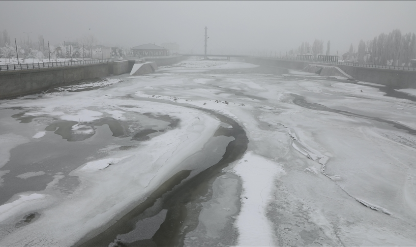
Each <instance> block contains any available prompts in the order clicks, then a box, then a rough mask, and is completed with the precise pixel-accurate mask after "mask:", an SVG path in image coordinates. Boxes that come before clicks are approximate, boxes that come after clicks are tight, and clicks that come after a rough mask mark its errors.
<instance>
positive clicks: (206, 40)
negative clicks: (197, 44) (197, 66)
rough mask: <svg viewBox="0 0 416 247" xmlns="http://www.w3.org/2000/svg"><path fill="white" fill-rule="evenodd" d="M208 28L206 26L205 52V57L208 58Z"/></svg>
mask: <svg viewBox="0 0 416 247" xmlns="http://www.w3.org/2000/svg"><path fill="white" fill-rule="evenodd" d="M207 30H208V28H207V27H205V54H204V59H208V57H207V42H208V38H209V37H208V34H207Z"/></svg>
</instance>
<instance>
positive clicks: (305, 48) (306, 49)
mask: <svg viewBox="0 0 416 247" xmlns="http://www.w3.org/2000/svg"><path fill="white" fill-rule="evenodd" d="M291 53H293V51H292V52H291ZM297 53H299V54H312V55H314V56H315V57H316V55H318V54H324V41H323V40H319V39H315V41H314V42H313V43H312V45H310V44H309V43H308V42H302V44H301V45H300V46H299V48H298V52H297ZM330 53H331V42H330V41H329V40H328V42H327V44H326V52H325V54H326V55H329V54H330Z"/></svg>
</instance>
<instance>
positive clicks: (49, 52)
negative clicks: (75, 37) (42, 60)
mask: <svg viewBox="0 0 416 247" xmlns="http://www.w3.org/2000/svg"><path fill="white" fill-rule="evenodd" d="M48 54H49V62H50V61H51V49H50V48H49V41H48Z"/></svg>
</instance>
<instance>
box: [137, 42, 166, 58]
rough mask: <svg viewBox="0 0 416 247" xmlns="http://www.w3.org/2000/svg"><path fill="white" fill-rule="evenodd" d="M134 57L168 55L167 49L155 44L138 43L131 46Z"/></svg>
mask: <svg viewBox="0 0 416 247" xmlns="http://www.w3.org/2000/svg"><path fill="white" fill-rule="evenodd" d="M131 51H132V53H133V56H134V57H162V56H168V54H169V53H168V50H167V49H166V48H164V47H161V46H158V45H155V44H145V45H139V46H135V47H133V48H131Z"/></svg>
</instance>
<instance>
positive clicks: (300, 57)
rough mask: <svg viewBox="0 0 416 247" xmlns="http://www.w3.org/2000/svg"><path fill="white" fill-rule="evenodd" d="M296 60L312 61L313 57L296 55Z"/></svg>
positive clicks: (310, 55)
mask: <svg viewBox="0 0 416 247" xmlns="http://www.w3.org/2000/svg"><path fill="white" fill-rule="evenodd" d="M296 59H299V60H313V55H312V54H298V55H296Z"/></svg>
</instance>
